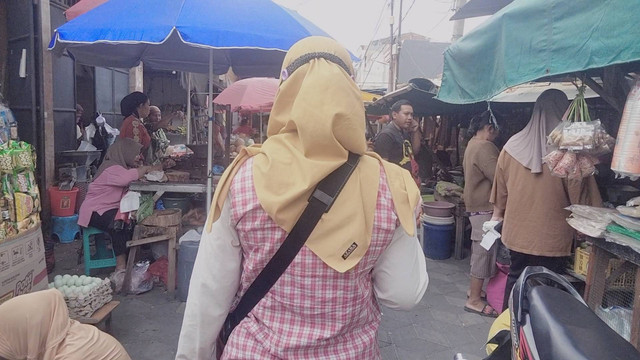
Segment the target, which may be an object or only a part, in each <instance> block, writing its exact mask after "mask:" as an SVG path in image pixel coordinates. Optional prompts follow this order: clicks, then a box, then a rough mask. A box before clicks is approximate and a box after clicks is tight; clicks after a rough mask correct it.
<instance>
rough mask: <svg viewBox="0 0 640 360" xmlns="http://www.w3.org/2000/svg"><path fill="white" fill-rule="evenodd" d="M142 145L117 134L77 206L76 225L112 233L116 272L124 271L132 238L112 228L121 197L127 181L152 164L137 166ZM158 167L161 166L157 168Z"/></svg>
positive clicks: (135, 177)
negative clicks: (128, 244)
mask: <svg viewBox="0 0 640 360" xmlns="http://www.w3.org/2000/svg"><path fill="white" fill-rule="evenodd" d="M141 150H142V145H141V144H140V143H138V142H136V141H134V140H131V139H126V138H118V139H117V140H116V141H115V142H114V143H113V145H111V146H110V147H109V150H107V154H106V155H105V158H104V161H103V162H102V165H100V168H98V173H97V174H96V178H95V179H94V180H93V182H92V183H91V184H90V185H89V191H88V192H87V196H86V197H85V199H84V202H83V203H82V205H81V206H80V212H79V216H78V225H80V226H83V227H89V226H92V227H95V228H97V229H100V230H102V231H105V232H107V233H108V234H109V235H110V236H111V241H112V244H113V251H114V252H115V254H116V273H118V272H124V270H125V268H126V265H127V256H126V250H127V247H126V242H127V241H128V240H131V235H132V234H131V232H130V231H128V230H126V229H121V230H116V229H114V226H113V224H114V219H115V216H116V213H117V212H118V210H119V208H120V199H122V196H123V195H124V194H125V193H126V190H127V188H128V187H129V184H130V183H131V182H132V181H135V180H138V179H139V178H141V177H143V176H144V175H145V174H146V173H148V172H149V171H152V170H154V169H155V168H154V167H153V166H142V167H138V168H136V167H135V166H136V162H137V160H138V159H139V158H140V151H141ZM160 170H161V168H160Z"/></svg>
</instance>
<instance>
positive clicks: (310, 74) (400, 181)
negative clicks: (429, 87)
mask: <svg viewBox="0 0 640 360" xmlns="http://www.w3.org/2000/svg"><path fill="white" fill-rule="evenodd" d="M340 63H341V64H340ZM351 74H353V66H352V63H351V58H350V56H349V53H348V52H347V51H346V50H345V49H344V48H342V47H341V46H340V45H339V44H338V43H337V42H335V41H334V40H333V39H330V38H327V37H319V36H314V37H308V38H305V39H303V40H300V41H299V42H297V43H296V44H294V45H293V46H292V47H291V49H290V50H289V52H288V53H287V55H286V57H285V59H284V63H283V71H282V76H281V83H280V88H279V89H278V92H277V93H276V98H275V101H274V103H273V108H272V110H271V115H270V117H269V126H268V129H267V135H268V136H269V137H268V139H267V140H266V141H265V142H264V144H263V145H262V146H259V145H254V146H251V147H248V148H245V149H244V150H242V151H241V152H240V154H239V155H238V157H237V158H236V159H235V161H234V162H233V163H232V164H231V165H230V166H229V167H228V168H227V170H226V171H225V172H224V174H223V175H222V177H221V179H220V182H219V183H218V186H217V188H216V192H215V195H214V197H213V203H212V206H211V212H210V214H209V221H208V227H207V230H208V231H211V224H212V223H213V221H215V220H217V219H218V217H219V216H220V213H221V211H222V206H223V204H224V202H225V200H226V198H227V193H228V191H229V187H230V185H231V182H232V180H233V177H234V176H235V174H236V172H237V171H238V169H239V168H240V166H241V165H242V164H243V163H244V162H245V161H246V160H247V159H248V158H249V157H253V184H254V187H255V190H256V193H257V195H258V199H259V201H260V204H261V205H262V207H263V209H264V210H265V211H266V212H267V213H268V214H269V216H270V217H271V219H273V221H274V222H275V223H276V224H278V226H280V227H281V228H282V229H284V230H286V231H287V232H289V231H291V229H292V228H293V226H294V225H295V223H296V222H297V220H298V218H299V217H300V214H302V211H303V210H304V208H305V207H306V205H307V199H308V198H309V196H310V194H311V191H312V190H313V189H314V188H315V186H316V184H318V183H319V182H320V180H322V179H323V178H325V177H326V176H327V175H329V174H330V173H331V172H332V171H333V170H335V169H337V168H338V167H339V166H340V165H342V164H343V163H344V162H345V161H346V160H347V157H348V153H349V151H351V152H353V153H356V154H361V155H363V156H362V157H361V159H360V162H359V164H358V166H357V168H356V170H355V171H354V173H353V174H352V175H351V177H350V178H349V180H348V182H347V184H346V185H345V187H344V188H343V189H342V192H341V193H340V195H339V196H338V198H337V199H336V202H335V203H334V205H333V207H332V208H331V211H329V212H328V213H326V214H324V216H323V217H322V219H321V220H320V222H319V223H318V225H317V226H316V228H315V229H314V230H313V232H312V233H311V235H310V236H309V239H308V240H307V242H306V244H305V245H306V246H307V247H308V248H309V249H311V251H313V252H314V253H315V254H316V255H317V256H318V257H320V259H322V261H324V262H325V263H326V264H327V265H329V266H330V267H332V268H333V269H335V270H336V271H339V272H345V271H347V270H349V269H351V268H353V267H354V266H355V265H356V264H358V262H359V261H360V260H361V259H362V257H363V256H364V255H365V253H366V252H367V249H368V248H369V243H370V241H371V234H372V229H373V219H374V213H375V209H376V202H377V197H378V185H379V181H380V164H381V163H382V164H383V165H384V169H385V173H386V175H387V181H388V183H389V187H390V190H391V195H392V196H393V202H394V206H395V210H396V213H397V215H398V218H399V220H400V223H401V225H402V227H403V228H404V230H405V231H406V232H407V233H408V234H409V235H413V234H414V231H415V225H414V209H415V208H416V206H417V204H418V203H419V201H420V193H419V191H418V188H417V186H416V184H415V182H414V180H413V179H412V178H411V175H410V174H409V172H407V171H406V170H404V169H402V168H400V167H398V166H396V165H393V164H391V163H388V162H386V161H383V160H382V159H381V158H380V157H379V156H378V155H377V154H375V153H366V154H365V152H366V147H367V146H366V139H365V113H364V106H363V103H362V99H361V95H360V90H359V89H358V87H357V85H356V84H355V82H354V81H353V79H352V78H351ZM354 248H355V249H354Z"/></svg>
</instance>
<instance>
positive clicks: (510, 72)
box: [437, 0, 640, 104]
mask: <svg viewBox="0 0 640 360" xmlns="http://www.w3.org/2000/svg"><path fill="white" fill-rule="evenodd" d="M639 22H640V1H629V0H599V1H591V0H574V1H566V0H546V1H539V0H517V1H514V2H512V3H511V4H509V5H507V6H506V7H504V8H503V9H502V10H500V11H498V12H497V13H496V14H495V15H493V16H492V17H491V18H490V19H489V20H487V21H486V22H485V23H483V24H482V25H480V26H479V27H477V28H476V29H475V30H474V31H473V32H471V33H469V34H468V35H465V36H464V37H462V38H461V39H460V40H458V41H457V42H455V43H454V44H452V45H451V46H450V47H448V48H447V50H446V51H445V53H444V71H443V77H442V87H441V88H440V91H439V93H438V96H437V98H438V99H439V100H441V101H444V102H447V103H455V104H472V103H476V102H479V101H484V100H487V99H491V98H492V97H494V96H495V95H497V94H499V93H500V92H502V91H503V90H505V89H507V88H509V87H511V86H515V85H519V84H523V83H525V82H529V81H533V80H536V79H540V78H545V77H549V76H555V75H560V74H570V73H575V72H582V71H586V70H592V69H598V68H602V67H606V66H609V65H615V64H623V63H630V62H634V61H638V60H640V46H638V45H637V42H638V38H640V27H638V23H639Z"/></svg>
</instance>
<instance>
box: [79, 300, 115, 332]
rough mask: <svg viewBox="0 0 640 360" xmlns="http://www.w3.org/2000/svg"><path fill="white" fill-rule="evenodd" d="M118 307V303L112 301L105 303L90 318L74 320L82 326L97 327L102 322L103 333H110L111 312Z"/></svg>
mask: <svg viewBox="0 0 640 360" xmlns="http://www.w3.org/2000/svg"><path fill="white" fill-rule="evenodd" d="M118 305H120V301H117V300H113V301H111V302H108V303H106V304H105V305H103V306H102V307H101V308H100V309H98V310H96V312H94V313H93V315H91V317H83V318H78V319H76V320H77V321H78V322H80V323H82V324H89V325H95V326H96V327H99V325H100V324H101V323H103V322H104V331H106V332H107V333H110V332H111V312H112V311H113V309H115V308H116V307H117V306H118Z"/></svg>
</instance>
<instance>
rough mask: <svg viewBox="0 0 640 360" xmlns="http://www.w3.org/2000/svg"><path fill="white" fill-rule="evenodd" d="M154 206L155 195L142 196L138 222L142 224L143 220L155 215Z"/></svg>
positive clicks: (137, 215)
mask: <svg viewBox="0 0 640 360" xmlns="http://www.w3.org/2000/svg"><path fill="white" fill-rule="evenodd" d="M154 205H155V202H154V201H153V195H151V194H142V196H140V208H138V212H137V213H136V221H137V222H138V223H140V222H142V220H144V219H145V218H147V217H148V216H150V215H151V214H153V207H154Z"/></svg>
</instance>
